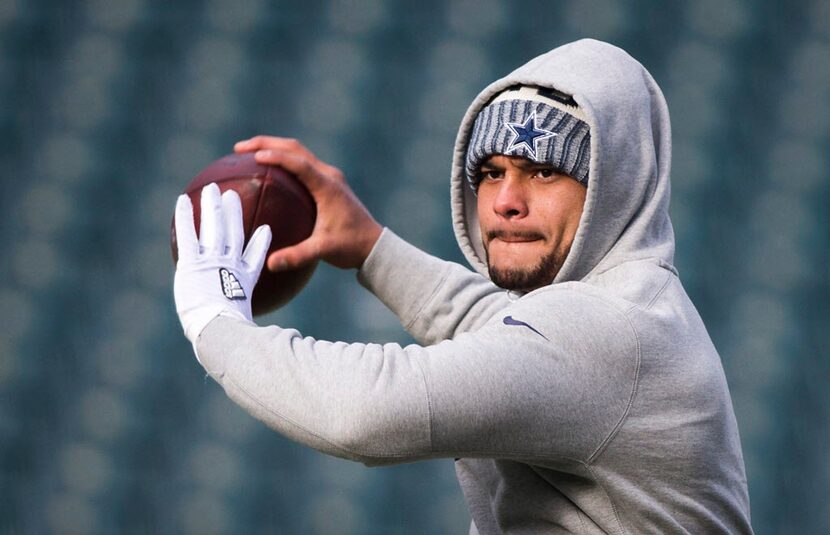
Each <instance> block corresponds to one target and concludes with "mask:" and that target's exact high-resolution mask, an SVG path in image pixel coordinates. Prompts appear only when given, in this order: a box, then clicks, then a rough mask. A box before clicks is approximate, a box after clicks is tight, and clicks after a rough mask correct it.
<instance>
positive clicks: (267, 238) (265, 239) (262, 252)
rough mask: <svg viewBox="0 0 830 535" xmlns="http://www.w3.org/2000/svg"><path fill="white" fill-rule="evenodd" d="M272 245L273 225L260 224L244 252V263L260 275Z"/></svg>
mask: <svg viewBox="0 0 830 535" xmlns="http://www.w3.org/2000/svg"><path fill="white" fill-rule="evenodd" d="M270 245H271V227H269V226H268V225H260V226H259V227H258V228H257V229H256V230H255V231H254V233H253V235H251V240H250V241H249V242H248V246H247V247H245V252H244V253H243V254H242V262H243V264H245V265H247V266H248V269H249V271H250V272H251V273H254V274H255V276H256V277H257V278H258V277H259V272H260V271H262V266H263V265H264V264H265V257H266V256H267V255H268V246H270Z"/></svg>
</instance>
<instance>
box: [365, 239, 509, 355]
mask: <svg viewBox="0 0 830 535" xmlns="http://www.w3.org/2000/svg"><path fill="white" fill-rule="evenodd" d="M358 281H359V282H360V283H361V284H362V285H363V286H364V287H365V288H366V289H368V290H369V291H370V292H372V293H373V294H375V296H377V298H378V299H380V300H381V301H382V302H383V303H384V304H385V305H386V306H387V307H388V308H389V309H390V310H391V311H392V312H394V313H395V315H397V316H398V319H400V321H401V325H403V326H404V328H405V329H406V330H407V331H408V332H409V334H411V335H412V336H413V337H414V338H415V339H416V340H418V342H420V343H422V344H434V343H437V342H440V341H442V340H447V339H450V338H453V337H455V336H457V335H458V334H460V333H463V332H469V331H471V330H475V329H477V328H479V327H480V326H481V325H483V324H484V323H485V322H486V321H487V320H488V319H490V318H491V317H493V315H494V314H496V313H498V312H499V311H500V310H502V309H504V308H505V307H506V306H508V305H509V304H510V300H509V299H508V298H507V292H506V291H505V290H503V289H501V288H499V287H497V286H496V285H495V284H493V283H492V282H491V281H490V280H488V279H487V278H485V277H482V276H481V275H479V274H477V273H474V272H473V271H470V270H469V269H467V268H465V267H463V266H461V265H459V264H456V263H453V262H447V261H446V260H441V259H439V258H436V257H434V256H431V255H429V254H427V253H425V252H423V251H421V250H420V249H418V248H416V247H414V246H412V245H410V244H409V243H407V242H406V241H404V240H402V239H401V238H399V237H398V236H397V235H396V234H395V233H393V232H392V231H391V230H389V229H388V228H384V230H383V233H382V234H381V236H380V239H379V240H378V242H377V243H376V244H375V247H374V248H373V249H372V252H371V254H370V255H369V257H368V258H367V259H366V261H365V262H364V263H363V266H362V267H361V269H360V271H359V272H358Z"/></svg>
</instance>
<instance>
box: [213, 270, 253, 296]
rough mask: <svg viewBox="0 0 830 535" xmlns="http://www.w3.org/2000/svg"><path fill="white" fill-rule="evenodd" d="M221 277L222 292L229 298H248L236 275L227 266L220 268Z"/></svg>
mask: <svg viewBox="0 0 830 535" xmlns="http://www.w3.org/2000/svg"><path fill="white" fill-rule="evenodd" d="M219 278H220V280H221V281H222V293H223V294H225V297H227V298H228V299H246V297H247V296H246V295H245V290H243V289H242V285H241V284H239V279H237V278H236V275H234V274H233V273H231V272H230V271H228V270H227V269H225V268H219Z"/></svg>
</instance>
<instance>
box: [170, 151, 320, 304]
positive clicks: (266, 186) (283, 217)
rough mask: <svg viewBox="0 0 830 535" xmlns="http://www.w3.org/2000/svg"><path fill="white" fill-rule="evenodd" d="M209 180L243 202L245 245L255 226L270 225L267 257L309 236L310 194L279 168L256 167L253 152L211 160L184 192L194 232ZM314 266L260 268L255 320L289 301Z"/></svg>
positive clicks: (173, 245) (311, 218)
mask: <svg viewBox="0 0 830 535" xmlns="http://www.w3.org/2000/svg"><path fill="white" fill-rule="evenodd" d="M211 182H215V183H216V184H217V185H218V186H219V190H220V191H222V192H223V193H224V192H225V191H227V190H230V189H232V190H234V191H236V192H237V193H238V194H239V198H240V199H241V200H242V218H243V224H244V229H245V244H246V245H247V244H248V240H249V239H250V238H251V233H253V231H254V230H256V229H257V228H258V227H259V226H260V225H263V224H267V225H269V226H270V227H271V234H272V236H273V238H272V239H271V246H270V248H269V250H268V254H271V253H272V252H273V251H276V250H277V249H280V248H282V247H287V246H289V245H294V244H296V243H299V242H301V241H303V240H304V239H306V238H308V237H309V236H310V235H311V231H312V230H313V229H314V222H315V220H316V218H317V207H316V205H315V204H314V199H313V198H312V197H311V194H310V193H309V192H308V190H307V189H306V188H305V186H303V185H302V184H301V183H300V182H299V181H298V180H297V179H296V178H295V177H294V176H293V175H292V174H290V173H289V172H287V171H285V170H284V169H282V168H280V167H274V166H269V165H261V164H258V163H257V162H256V161H255V160H254V155H253V153H246V154H230V155H228V156H225V157H223V158H220V159H218V160H216V161H215V162H213V163H211V164H210V165H208V166H207V167H206V168H205V169H204V170H202V172H200V173H199V174H198V175H196V177H194V178H193V180H191V181H190V183H189V184H188V185H187V187H186V188H185V189H184V193H187V194H188V195H189V196H190V201H191V202H192V203H193V218H194V219H195V222H194V223H195V225H196V232H197V234H198V232H199V226H200V221H201V219H200V213H201V209H200V195H201V192H202V188H203V187H204V186H206V185H208V184H210V183H211ZM170 234H171V248H172V250H173V261H174V262H175V261H177V260H178V247H177V246H176V229H175V226H171V231H170ZM316 267H317V264H316V263H314V264H311V265H308V266H305V267H303V268H300V269H296V270H290V271H282V272H279V273H273V272H271V271H269V270H268V267H267V266H263V268H262V272H261V274H260V277H259V282H257V285H256V288H254V293H253V296H252V297H251V310H252V312H253V314H254V316H257V315H260V314H265V313H266V312H271V311H272V310H275V309H277V308H279V307H281V306H282V305H284V304H285V303H287V302H288V301H290V300H291V299H292V298H293V297H294V296H295V295H297V293H299V291H300V290H302V289H303V287H304V286H305V285H306V283H307V282H308V280H309V279H310V278H311V275H312V273H314V269H315V268H316Z"/></svg>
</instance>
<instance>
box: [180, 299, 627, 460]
mask: <svg viewBox="0 0 830 535" xmlns="http://www.w3.org/2000/svg"><path fill="white" fill-rule="evenodd" d="M530 301H531V302H529V303H528V302H522V303H517V304H515V305H512V306H511V307H509V308H508V309H507V310H506V311H505V313H506V314H509V316H510V317H511V318H513V319H514V320H519V321H521V320H527V322H529V323H527V322H521V323H517V322H503V321H501V317H498V318H493V320H491V321H490V322H488V323H487V324H486V325H485V326H484V327H483V328H481V329H479V330H478V331H477V332H476V333H468V334H462V335H460V336H458V337H457V338H456V339H454V340H448V341H444V342H441V343H440V344H436V345H432V346H427V347H424V346H418V345H410V346H406V347H401V346H400V345H397V344H384V345H380V344H346V343H343V342H326V341H318V340H315V339H313V338H308V337H302V336H301V335H300V333H298V332H297V331H296V330H293V329H281V328H279V327H257V326H255V325H253V324H251V323H248V322H244V321H240V320H238V319H235V318H230V317H223V316H220V317H217V318H216V319H214V320H213V321H212V322H211V323H210V324H209V325H208V326H207V328H205V330H204V331H203V333H202V335H201V336H200V337H199V338H198V339H197V340H196V343H195V347H196V349H197V351H198V354H199V357H200V362H202V364H203V366H204V367H205V369H206V370H207V371H208V373H209V374H210V375H211V376H212V377H213V378H214V379H215V380H216V381H217V382H219V383H220V384H221V385H222V387H223V388H224V389H225V391H226V393H227V394H228V396H229V397H230V398H231V399H233V400H234V401H235V402H236V403H238V404H239V405H240V406H242V407H243V408H245V409H246V410H247V411H248V412H249V413H251V414H252V415H253V416H255V417H256V418H258V419H259V420H261V421H263V422H264V423H265V424H266V425H268V426H269V427H271V428H273V429H275V430H277V431H279V432H280V433H282V434H284V435H286V436H287V437H289V438H291V439H292V440H295V441H298V442H300V443H302V444H305V445H308V446H311V447H313V448H315V449H318V450H320V451H322V452H324V453H328V454H331V455H336V456H339V457H344V458H347V459H351V460H355V461H360V462H363V463H365V464H367V465H377V464H391V463H400V462H409V461H415V460H419V459H427V458H439V457H497V458H506V459H516V460H525V461H533V460H537V461H541V460H545V459H546V460H550V459H551V458H555V457H567V458H570V459H581V460H588V459H589V458H590V456H591V454H592V453H593V452H595V451H596V450H597V448H598V447H599V446H600V444H601V443H602V442H603V440H604V439H605V438H606V437H607V436H609V434H610V433H611V432H612V430H613V429H614V427H615V426H616V425H617V424H618V422H619V421H620V419H621V418H622V416H623V415H624V413H625V411H626V409H627V407H628V404H629V402H630V397H631V395H632V392H633V386H634V384H635V383H636V374H637V360H636V354H637V353H636V347H637V344H636V338H635V337H634V335H633V333H632V332H631V331H630V329H629V326H628V323H627V322H626V321H625V320H624V318H622V316H619V315H616V316H615V314H616V313H615V312H613V311H610V310H608V309H605V308H603V309H601V310H598V309H597V308H596V307H594V306H592V305H591V304H590V303H586V302H585V301H584V300H582V299H578V298H577V300H576V301H575V302H573V303H565V302H564V300H563V302H562V303H561V304H556V305H554V306H550V304H549V303H545V302H544V301H543V300H537V301H535V302H534V301H533V300H530ZM551 314H552V315H551ZM543 316H546V317H547V318H548V319H547V321H533V320H532V319H531V318H541V317H543ZM523 323H527V326H525V325H524V324H523Z"/></svg>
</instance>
